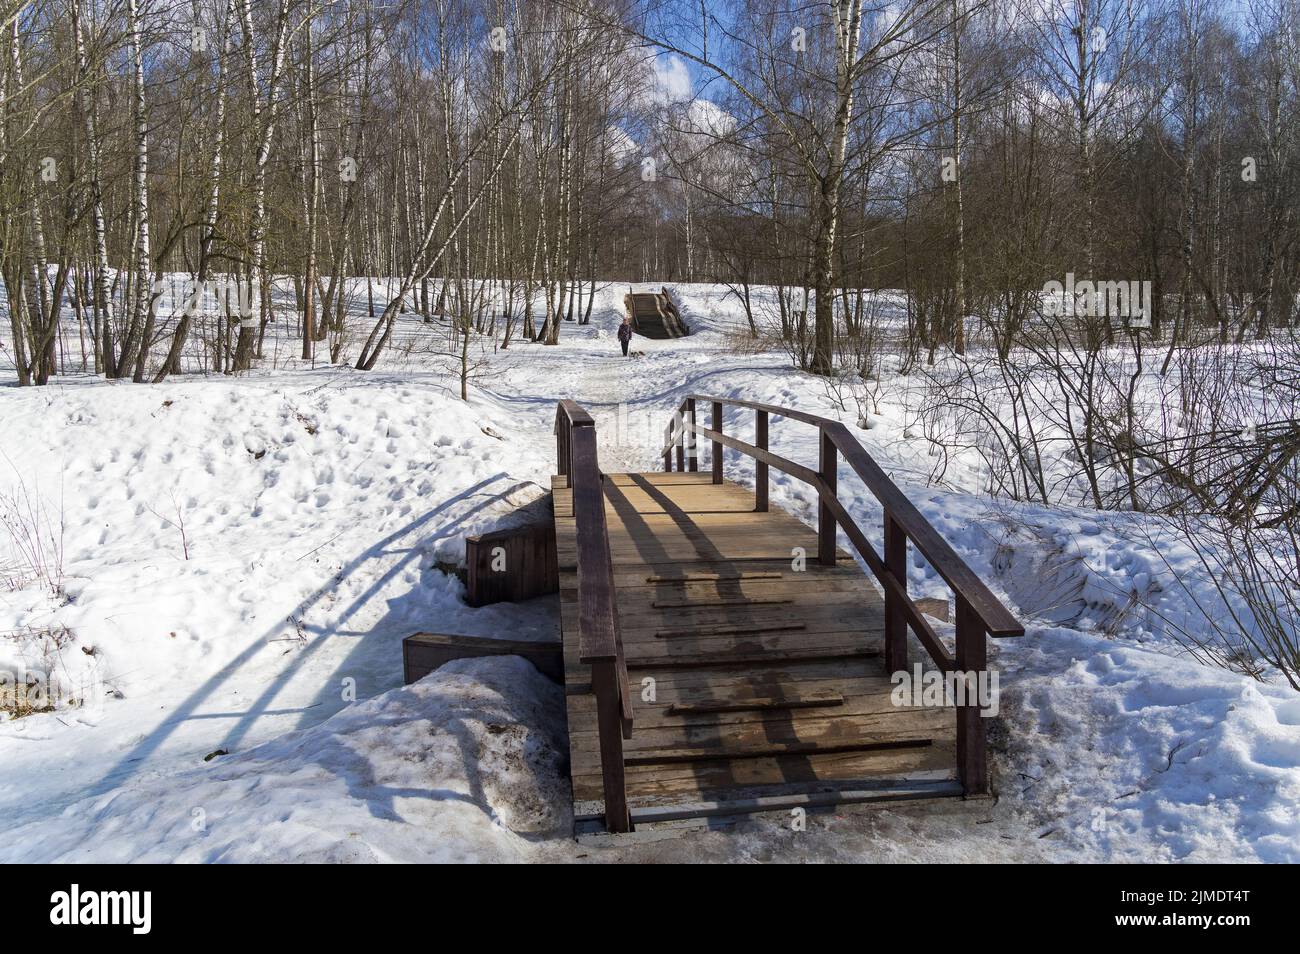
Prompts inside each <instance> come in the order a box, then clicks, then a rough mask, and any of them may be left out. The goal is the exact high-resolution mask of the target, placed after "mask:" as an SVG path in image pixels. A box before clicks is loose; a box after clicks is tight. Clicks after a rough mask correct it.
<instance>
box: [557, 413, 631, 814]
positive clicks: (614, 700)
mask: <svg viewBox="0 0 1300 954" xmlns="http://www.w3.org/2000/svg"><path fill="white" fill-rule="evenodd" d="M555 444H556V458H557V466H558V472H559V473H560V474H561V475H562V476H564V477H566V478H567V484H568V486H569V488H570V489H571V490H572V492H573V494H572V496H573V522H574V527H575V536H576V540H577V564H578V565H577V571H578V657H579V659H580V660H581V661H582V662H583V663H585V664H587V665H590V666H591V689H592V692H593V694H594V695H595V697H596V720H597V728H598V729H599V733H600V766H601V774H602V781H603V783H604V791H605V827H606V828H608V829H609V830H610V831H614V832H622V831H629V830H631V827H632V826H631V818H630V815H629V814H628V807H627V788H626V784H625V782H624V769H623V740H624V739H626V738H630V737H631V734H632V697H631V692H630V691H629V689H628V682H627V663H626V662H625V661H624V659H623V641H622V640H621V639H620V638H619V632H618V607H617V605H616V604H615V601H614V561H613V558H612V557H611V555H610V550H609V532H608V530H607V528H606V526H605V491H604V486H603V483H602V481H603V480H604V478H603V476H602V474H601V472H600V464H599V461H598V459H597V453H596V422H595V421H593V420H592V417H591V415H590V414H588V413H587V412H586V411H584V410H583V409H582V408H581V407H579V406H578V405H577V404H575V403H574V402H573V401H561V402H560V404H559V407H558V409H557V410H556V413H555Z"/></svg>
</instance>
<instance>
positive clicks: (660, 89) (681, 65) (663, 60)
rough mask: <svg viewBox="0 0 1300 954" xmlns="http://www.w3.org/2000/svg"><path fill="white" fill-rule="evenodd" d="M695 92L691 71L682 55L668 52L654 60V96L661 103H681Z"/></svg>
mask: <svg viewBox="0 0 1300 954" xmlns="http://www.w3.org/2000/svg"><path fill="white" fill-rule="evenodd" d="M694 94H695V84H694V83H693V82H692V81H691V71H690V70H689V69H688V68H687V66H686V61H685V60H683V59H682V58H681V57H680V56H674V55H673V54H671V53H666V54H664V55H663V56H659V57H656V58H655V61H654V98H655V99H656V100H658V101H659V102H661V103H680V102H683V101H684V100H688V99H690V98H691V97H692V96H693V95H694Z"/></svg>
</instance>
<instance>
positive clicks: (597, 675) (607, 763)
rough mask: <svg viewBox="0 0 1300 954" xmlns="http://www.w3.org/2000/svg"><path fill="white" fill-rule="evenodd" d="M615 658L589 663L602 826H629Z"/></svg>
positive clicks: (622, 828)
mask: <svg viewBox="0 0 1300 954" xmlns="http://www.w3.org/2000/svg"><path fill="white" fill-rule="evenodd" d="M617 665H618V663H617V661H616V660H612V659H611V660H608V661H601V662H594V663H592V664H591V687H592V689H593V690H594V691H595V693H596V724H597V726H598V727H599V729H600V773H601V780H602V782H603V787H604V792H605V829H606V830H607V831H611V832H624V831H631V830H632V819H631V816H630V815H629V814H628V810H627V786H626V784H625V781H624V769H623V711H622V704H621V701H620V699H619V688H618V672H617V670H616V667H617Z"/></svg>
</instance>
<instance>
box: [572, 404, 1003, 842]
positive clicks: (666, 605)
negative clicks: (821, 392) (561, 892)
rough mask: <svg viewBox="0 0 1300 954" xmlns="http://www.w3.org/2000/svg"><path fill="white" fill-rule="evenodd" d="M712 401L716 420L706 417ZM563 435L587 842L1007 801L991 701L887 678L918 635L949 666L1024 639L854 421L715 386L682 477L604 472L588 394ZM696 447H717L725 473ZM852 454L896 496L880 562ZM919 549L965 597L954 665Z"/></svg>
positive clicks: (576, 722)
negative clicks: (749, 469)
mask: <svg viewBox="0 0 1300 954" xmlns="http://www.w3.org/2000/svg"><path fill="white" fill-rule="evenodd" d="M704 405H708V406H709V407H710V409H711V425H712V426H710V427H705V426H702V425H701V424H700V423H699V422H698V421H697V419H696V410H697V408H699V407H701V406H704ZM725 407H731V408H741V409H747V410H749V411H752V412H753V413H754V428H753V431H754V439H753V441H752V442H749V441H744V440H741V439H740V438H738V437H736V436H734V435H731V434H727V433H724V429H723V420H724V418H723V411H724V408H725ZM774 416H778V417H784V418H787V419H791V420H795V421H800V422H802V423H805V424H808V425H811V426H812V427H815V428H817V429H818V431H819V433H820V460H819V461H818V464H817V466H816V468H813V467H809V466H805V465H803V464H799V463H795V462H794V461H791V460H787V459H785V458H783V457H780V456H777V455H776V454H773V453H772V452H771V451H769V450H768V425H769V420H770V418H771V417H774ZM555 432H556V440H557V447H558V459H559V466H558V470H559V473H558V475H557V476H556V477H555V478H554V480H553V491H554V500H555V529H556V556H557V559H558V565H559V573H560V598H561V607H562V627H563V652H564V676H565V692H566V698H567V703H568V719H569V744H570V755H571V773H572V778H573V799H574V817H575V827H576V829H577V830H578V832H579V833H582V832H584V831H593V830H599V829H601V828H604V829H607V830H608V831H611V832H625V831H629V830H631V829H632V828H633V827H634V826H636V825H638V824H649V823H656V822H671V821H676V820H679V819H687V818H696V817H708V816H727V815H737V814H743V813H747V812H756V811H769V810H778V809H783V810H789V809H790V808H794V807H808V808H815V807H821V806H828V805H835V804H842V803H849V802H865V801H875V800H889V799H911V798H936V797H944V796H962V795H965V796H980V795H984V794H986V793H987V792H988V774H987V768H986V764H985V720H984V719H983V718H982V717H981V715H980V709H979V703H978V700H976V699H975V698H974V696H973V694H971V695H969V696H966V697H965V701H964V702H963V701H962V700H961V699H959V700H958V701H959V704H958V705H956V706H955V707H944V706H924V705H898V704H895V700H894V699H893V698H892V695H891V692H892V690H893V688H894V685H893V684H892V683H891V680H890V678H889V674H890V673H893V672H896V671H899V670H906V669H908V659H907V631H908V630H909V629H910V630H911V632H912V633H914V634H915V636H916V637H917V640H918V641H919V642H920V644H921V646H923V647H924V649H925V651H926V654H927V655H928V657H929V667H930V668H931V669H937V670H940V671H942V672H944V673H979V672H982V671H983V670H984V669H985V665H986V637H987V636H1018V635H1021V634H1022V633H1023V629H1022V628H1021V626H1020V624H1019V623H1018V622H1017V621H1016V620H1015V619H1014V618H1013V617H1012V616H1011V614H1010V613H1009V612H1008V611H1007V610H1006V609H1005V608H1004V607H1003V606H1002V604H1001V603H1000V602H998V600H997V599H996V598H995V597H994V596H993V594H992V593H990V592H989V590H988V588H987V587H986V586H985V585H984V583H983V582H982V581H981V580H980V579H979V578H978V577H977V576H976V575H975V573H974V572H973V571H972V570H971V569H970V568H969V567H968V566H967V565H966V564H965V563H964V562H962V560H961V558H960V557H958V556H957V554H956V553H955V552H954V551H953V549H952V548H951V547H950V546H949V545H948V543H947V542H946V541H945V540H944V539H943V538H942V537H941V536H940V535H939V533H938V532H937V531H936V530H935V529H934V527H933V526H931V525H930V524H929V523H928V522H927V521H926V519H925V518H924V517H923V516H922V515H921V513H920V512H919V511H918V510H917V509H916V508H915V507H914V506H913V505H912V504H911V503H910V502H909V501H908V499H907V498H906V497H905V496H904V495H903V493H902V492H901V491H900V490H899V489H898V487H897V486H896V485H895V484H894V483H893V482H892V481H891V480H890V479H889V478H888V477H887V476H886V475H885V473H884V472H883V471H882V470H881V469H880V467H879V466H878V465H877V464H876V462H875V461H874V460H872V458H871V457H870V455H869V454H867V452H866V451H865V450H864V449H863V448H862V446H861V445H860V444H859V443H858V442H857V440H856V439H855V438H854V437H853V435H852V434H851V433H850V432H849V430H848V429H847V428H846V427H844V425H842V424H839V423H837V422H833V421H830V420H827V419H825V418H821V417H817V416H815V415H812V414H805V413H803V412H800V411H796V410H793V409H789V408H783V407H775V406H771V405H765V404H756V403H751V402H747V401H732V400H727V399H724V398H716V397H708V396H701V395H696V396H692V397H690V398H688V399H687V400H686V401H685V402H684V403H683V404H682V406H681V408H680V409H679V411H678V413H677V414H675V415H674V417H673V419H672V421H670V422H669V424H668V426H667V429H666V431H665V446H664V451H663V460H664V470H663V472H662V473H644V474H605V473H602V472H601V470H600V466H599V463H598V458H597V432H596V426H595V422H594V421H593V419H592V417H591V415H589V414H588V413H587V412H586V411H584V410H583V409H582V408H581V407H579V406H578V405H577V404H574V403H573V402H571V401H563V402H561V403H560V406H559V410H558V412H557V415H556V427H555ZM697 436H698V437H700V438H703V439H704V440H705V441H707V442H708V443H709V446H710V448H711V450H710V465H711V469H710V471H709V472H707V473H704V472H700V471H699V468H698V464H699V456H698V454H697V453H696V448H697V440H696V438H697ZM724 448H732V449H734V450H736V451H739V452H740V453H742V454H747V455H748V456H750V457H752V458H754V460H755V461H756V467H755V475H756V481H755V483H756V487H755V489H754V490H747V489H745V488H742V487H741V486H739V485H737V484H735V483H732V482H730V481H728V480H726V479H725V478H724V477H723V470H722V465H723V453H724ZM841 460H842V461H843V464H844V465H845V467H846V468H847V470H848V471H849V472H851V473H852V474H853V475H856V477H857V478H859V479H860V480H861V481H862V482H863V483H865V485H866V486H867V488H868V489H869V490H870V491H871V492H872V493H873V494H874V495H875V497H876V499H877V500H879V501H880V503H881V505H882V508H883V510H884V514H885V516H884V534H883V550H882V552H880V553H877V551H876V550H875V549H874V548H873V547H872V545H871V544H870V542H869V541H868V540H867V537H866V535H865V534H864V533H863V531H862V530H861V529H860V528H859V527H858V526H857V524H856V523H855V522H854V520H853V518H852V517H851V516H850V515H849V513H848V511H847V510H846V509H845V508H844V505H843V504H842V503H841V502H840V501H839V498H838V496H837V487H838V474H839V471H840V469H841V468H840V462H841ZM674 463H675V464H676V469H675V470H674ZM770 468H776V469H778V470H780V471H783V472H785V473H787V474H789V475H791V476H793V477H795V478H797V479H799V480H802V481H804V482H805V483H807V484H809V485H811V486H812V487H813V488H814V489H815V490H816V491H817V494H818V497H819V501H820V503H819V520H818V523H819V525H818V527H817V529H815V530H814V529H811V528H809V527H807V526H805V525H804V524H802V523H800V522H799V521H798V520H796V519H795V518H794V517H792V516H791V515H790V514H788V513H786V512H784V511H783V510H781V509H779V508H775V507H772V506H771V505H770V504H769V502H768V475H769V471H770ZM837 531H842V532H843V535H844V537H845V539H846V540H847V541H848V543H849V544H850V545H851V546H852V547H853V548H854V549H855V550H856V551H857V553H858V554H859V555H860V556H861V557H862V560H863V562H865V563H866V565H867V567H868V568H869V569H870V570H871V572H872V574H873V575H874V576H875V579H876V584H878V587H879V588H877V585H873V583H872V582H871V581H870V580H869V579H868V578H867V577H866V576H865V575H864V574H863V573H862V571H861V570H860V568H859V567H858V564H857V563H856V562H855V561H854V559H853V557H852V555H851V554H850V553H848V552H847V551H845V550H843V549H840V548H839V547H838V546H837V542H836V541H837ZM909 543H910V544H911V545H912V546H914V547H916V548H917V550H919V551H920V553H921V554H923V555H924V557H925V558H926V560H928V561H929V563H930V565H931V566H933V567H934V568H935V570H936V571H937V572H938V573H939V574H940V575H941V576H942V577H943V578H944V580H945V581H946V582H947V583H948V585H949V586H950V587H951V589H952V591H953V593H954V594H955V597H956V644H955V646H956V652H955V654H953V653H950V652H949V651H948V650H947V649H946V648H945V646H944V643H943V642H942V640H941V639H940V638H939V636H938V635H937V634H936V633H935V631H934V629H933V627H932V626H931V624H930V623H929V622H928V621H927V619H926V618H925V617H924V616H923V615H922V614H921V612H920V611H919V610H918V609H917V607H916V604H915V603H914V602H913V601H912V599H911V598H910V597H909V596H908V593H907V561H908V545H909ZM908 701H912V700H908Z"/></svg>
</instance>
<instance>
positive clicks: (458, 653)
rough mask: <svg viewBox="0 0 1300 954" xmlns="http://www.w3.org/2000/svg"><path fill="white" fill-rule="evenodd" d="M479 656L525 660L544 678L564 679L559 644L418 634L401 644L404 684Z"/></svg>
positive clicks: (484, 637)
mask: <svg viewBox="0 0 1300 954" xmlns="http://www.w3.org/2000/svg"><path fill="white" fill-rule="evenodd" d="M476 656H522V657H523V658H524V659H527V660H528V661H529V662H530V663H532V664H533V665H534V666H536V667H537V668H538V670H540V671H541V672H542V674H543V675H546V676H550V677H551V678H552V679H554V680H556V681H557V682H559V681H562V680H563V679H564V665H563V658H562V655H561V646H560V644H559V643H558V642H555V643H552V642H535V641H531V640H519V639H496V638H493V637H489V636H457V635H448V634H444V633H415V634H413V635H411V636H407V637H406V638H405V639H404V640H402V673H403V681H404V682H407V683H412V682H415V681H416V680H417V679H423V678H424V677H425V676H427V675H428V674H429V673H431V672H433V671H434V670H435V669H437V668H438V667H439V666H441V665H442V664H443V663H448V662H451V661H452V660H453V659H469V658H473V657H476Z"/></svg>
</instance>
